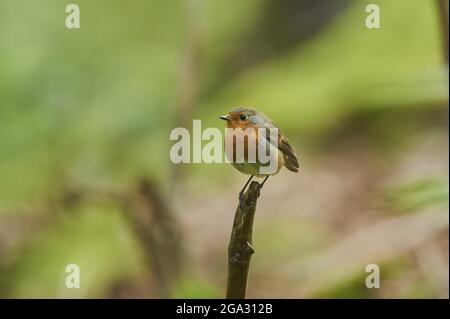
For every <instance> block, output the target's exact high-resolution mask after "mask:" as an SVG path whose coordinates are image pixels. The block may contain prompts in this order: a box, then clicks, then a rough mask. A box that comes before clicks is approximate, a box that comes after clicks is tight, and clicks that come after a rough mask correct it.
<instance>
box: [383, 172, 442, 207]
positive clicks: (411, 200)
mask: <svg viewBox="0 0 450 319" xmlns="http://www.w3.org/2000/svg"><path fill="white" fill-rule="evenodd" d="M448 194H449V193H448V179H444V178H434V179H433V178H427V179H424V180H418V181H414V182H412V183H409V184H406V185H401V186H397V187H394V188H393V189H389V190H387V191H386V196H387V200H388V202H389V203H390V204H391V205H392V208H393V209H394V210H395V211H399V212H417V211H420V210H421V209H423V208H424V207H435V206H437V207H438V208H439V207H441V208H444V211H445V209H447V210H448Z"/></svg>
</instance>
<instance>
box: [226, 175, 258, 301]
mask: <svg viewBox="0 0 450 319" xmlns="http://www.w3.org/2000/svg"><path fill="white" fill-rule="evenodd" d="M258 196H259V183H258V182H255V181H253V182H252V183H251V184H250V186H249V188H248V189H247V191H246V192H245V194H244V205H243V207H242V208H241V207H240V205H238V207H237V209H236V214H235V216H234V222H233V229H232V232H231V238H230V243H229V245H228V279H227V291H226V298H227V299H243V298H245V296H246V291H247V277H248V271H249V268H250V259H251V257H252V254H253V253H254V250H253V247H252V234H253V220H254V216H255V211H256V202H257V200H258Z"/></svg>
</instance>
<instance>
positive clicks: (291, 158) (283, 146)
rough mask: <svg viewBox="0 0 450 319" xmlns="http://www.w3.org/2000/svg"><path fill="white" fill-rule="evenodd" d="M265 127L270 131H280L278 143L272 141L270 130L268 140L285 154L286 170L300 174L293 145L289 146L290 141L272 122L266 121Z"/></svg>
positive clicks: (267, 134) (267, 132) (267, 133)
mask: <svg viewBox="0 0 450 319" xmlns="http://www.w3.org/2000/svg"><path fill="white" fill-rule="evenodd" d="M264 127H266V128H268V129H270V128H277V129H278V142H276V141H274V140H273V139H271V137H270V133H269V131H268V130H267V131H266V139H267V140H268V141H269V142H270V143H271V144H272V145H274V146H276V147H278V148H279V149H280V151H281V152H282V153H283V155H284V166H286V168H287V169H288V170H290V171H292V172H298V169H299V165H298V159H297V156H296V155H295V153H294V150H293V149H292V146H291V144H289V140H288V139H287V138H286V137H285V136H284V135H283V134H282V133H281V131H280V129H279V128H278V127H277V126H276V124H275V123H273V122H272V121H271V120H269V121H266V122H265V124H264Z"/></svg>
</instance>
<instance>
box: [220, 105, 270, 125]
mask: <svg viewBox="0 0 450 319" xmlns="http://www.w3.org/2000/svg"><path fill="white" fill-rule="evenodd" d="M219 118H220V119H222V120H225V121H227V123H228V125H227V126H228V127H230V128H238V127H240V128H242V129H244V130H245V129H246V128H249V127H261V126H262V125H261V124H263V122H264V121H265V120H266V117H265V116H264V114H262V113H261V112H259V111H258V110H256V109H254V108H251V107H245V106H239V107H235V108H234V109H232V110H231V111H229V112H228V114H227V115H223V116H219Z"/></svg>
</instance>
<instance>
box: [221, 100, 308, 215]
mask: <svg viewBox="0 0 450 319" xmlns="http://www.w3.org/2000/svg"><path fill="white" fill-rule="evenodd" d="M219 118H220V119H222V120H225V121H227V127H228V128H229V129H233V130H227V132H226V135H225V146H227V145H229V146H230V148H231V151H230V149H228V150H227V147H226V148H225V151H226V155H227V158H228V159H229V160H230V162H231V164H232V165H233V166H234V167H235V168H236V169H237V170H238V171H240V172H242V173H244V174H247V175H250V178H249V179H248V181H247V182H246V183H245V185H244V187H243V188H242V190H241V191H240V192H239V202H240V205H241V207H242V206H243V195H244V191H245V189H246V187H247V185H248V184H249V183H250V181H251V180H252V179H253V177H254V176H256V177H264V180H263V182H262V183H261V184H260V185H259V190H260V189H261V188H262V187H263V185H264V183H265V182H266V181H267V179H268V178H269V176H270V175H275V174H277V173H278V172H279V171H280V169H281V168H282V167H283V166H285V167H286V168H287V169H288V170H290V171H292V172H295V173H296V172H298V168H299V165H298V160H297V156H296V155H295V153H294V150H293V149H292V147H291V145H290V144H289V141H288V139H287V138H286V137H285V136H284V135H283V133H281V131H280V129H279V128H278V126H277V125H276V124H275V123H274V122H273V121H272V120H271V119H270V118H269V117H267V116H266V115H264V114H263V113H262V112H260V111H258V110H257V109H254V108H251V107H236V108H234V109H232V110H231V111H229V112H228V114H227V115H223V116H220V117H219ZM267 129H269V130H272V131H275V132H276V135H275V136H274V135H270V134H267V133H265V132H266V131H267ZM231 131H233V132H232V133H231ZM236 132H238V133H236ZM239 132H242V133H241V134H245V138H243V139H241V141H242V140H244V147H243V149H244V156H243V157H242V160H241V161H237V160H236V156H237V155H236V152H235V150H237V147H236V141H237V138H236V136H237V135H239V134H240V133H239ZM243 132H246V133H243ZM261 132H263V134H261ZM262 136H263V137H262ZM261 137H262V138H261ZM263 140H264V141H263ZM262 142H269V143H262ZM249 143H255V144H254V145H255V146H256V147H255V149H256V151H257V150H258V148H259V147H262V145H263V144H264V145H266V146H265V147H266V148H267V146H268V147H269V148H271V149H270V153H271V154H274V155H275V158H276V161H277V163H276V164H277V165H276V167H275V169H274V170H272V171H270V172H262V171H261V167H262V166H263V164H262V163H261V161H260V160H259V157H258V158H257V159H256V160H251V161H249V160H248V159H249V154H248V150H249ZM231 145H232V147H231ZM256 153H258V152H256ZM258 154H259V153H258Z"/></svg>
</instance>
